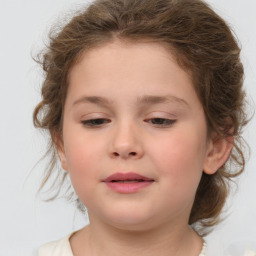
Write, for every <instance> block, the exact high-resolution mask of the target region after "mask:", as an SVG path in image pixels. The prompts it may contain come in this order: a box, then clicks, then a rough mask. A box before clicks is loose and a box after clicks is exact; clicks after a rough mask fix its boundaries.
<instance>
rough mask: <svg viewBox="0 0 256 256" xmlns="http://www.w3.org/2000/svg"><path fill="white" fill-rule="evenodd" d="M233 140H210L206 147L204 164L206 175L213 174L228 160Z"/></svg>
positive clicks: (231, 138) (229, 138)
mask: <svg viewBox="0 0 256 256" xmlns="http://www.w3.org/2000/svg"><path fill="white" fill-rule="evenodd" d="M233 142H234V138H233V137H228V138H216V136H215V138H211V141H210V142H209V145H208V152H207V156H206V160H205V163H204V169H203V170H204V172H205V173H206V174H209V175H211V174H214V173H215V172H217V170H218V169H219V168H220V167H221V166H223V165H224V164H225V162H226V161H227V160H228V158H229V156H230V153H231V150H232V147H233Z"/></svg>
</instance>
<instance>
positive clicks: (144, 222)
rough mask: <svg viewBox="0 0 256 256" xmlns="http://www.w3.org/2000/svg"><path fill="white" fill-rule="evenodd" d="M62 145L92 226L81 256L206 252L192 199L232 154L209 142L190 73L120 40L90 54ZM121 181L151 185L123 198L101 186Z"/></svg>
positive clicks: (159, 53)
mask: <svg viewBox="0 0 256 256" xmlns="http://www.w3.org/2000/svg"><path fill="white" fill-rule="evenodd" d="M146 96H154V97H155V96H157V97H158V96H159V97H166V96H168V100H165V101H163V100H162V101H161V102H160V101H159V100H158V102H156V100H152V97H151V98H150V99H148V100H147V101H145V100H144V101H143V100H142V99H143V97H144V98H145V97H146ZM86 97H87V98H86ZM88 97H102V98H104V99H105V101H106V100H107V101H108V103H106V102H104V103H103V102H101V101H99V100H98V98H97V99H96V100H95V98H93V99H92V98H90V100H88ZM156 118H158V119H156ZM91 119H100V120H98V121H97V122H96V123H95V122H92V121H90V120H91ZM62 138H63V141H62V144H61V146H60V147H59V150H58V152H59V156H60V160H61V163H62V167H63V168H64V169H65V170H66V171H68V172H69V174H70V178H71V181H72V184H73V186H74V188H75V191H76V193H77V195H78V197H79V198H80V200H81V201H82V202H83V203H84V204H85V205H86V207H87V210H88V214H89V219H90V224H89V225H88V226H86V227H85V228H83V229H82V230H80V231H78V232H76V233H75V234H74V235H73V236H72V237H71V239H70V244H71V247H72V250H73V253H74V255H76V256H80V255H105V256H108V255H111V256H115V255H133V256H136V255H147V256H150V255H162V256H165V255H166V256H167V255H168V256H169V255H186V256H190V255H191V256H196V255H198V254H199V253H200V251H201V247H202V239H201V238H200V237H199V236H198V235H197V234H196V233H195V232H194V231H193V230H191V229H190V228H189V226H188V224H187V223H188V219H189V215H190V211H191V208H192V205H193V201H194V197H195V193H196V190H197V187H198V184H199V182H200V178H201V175H202V172H203V171H205V172H206V173H208V174H213V173H214V172H215V171H216V170H217V168H218V167H220V166H221V165H222V164H223V163H224V162H225V160H226V159H227V157H228V155H229V152H230V150H231V148H230V146H228V143H225V141H224V140H219V141H218V142H214V140H213V138H212V136H209V134H207V123H206V119H205V116H204V111H203V107H202V105H201V103H200V101H199V99H198V97H197V95H196V93H195V90H194V88H193V84H192V80H191V78H190V76H189V74H188V73H187V72H185V71H184V70H183V69H181V68H180V67H179V66H178V64H177V63H176V62H175V60H174V58H173V57H172V55H171V54H170V52H167V50H166V49H165V48H164V47H163V46H162V45H160V44H156V43H136V44H125V43H124V42H120V41H115V42H114V43H109V44H106V45H104V46H102V47H100V48H97V49H92V50H90V51H89V52H87V53H85V54H84V55H83V56H82V58H81V59H80V61H79V62H78V63H77V64H76V65H75V66H74V67H73V68H72V70H71V72H70V76H69V89H68V94H67V98H66V102H65V108H64V119H63V134H62ZM116 172H136V173H138V174H140V175H143V176H146V177H149V178H151V179H154V183H153V184H152V185H150V186H148V187H146V188H143V189H141V190H139V191H137V192H136V193H132V194H122V193H117V192H115V191H113V190H111V189H109V188H108V187H107V186H106V184H105V183H104V182H102V180H103V179H105V178H107V177H108V176H109V175H111V174H113V173H116Z"/></svg>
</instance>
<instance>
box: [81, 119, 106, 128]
mask: <svg viewBox="0 0 256 256" xmlns="http://www.w3.org/2000/svg"><path fill="white" fill-rule="evenodd" d="M109 122H110V121H109V120H108V119H104V118H97V119H90V120H83V121H81V123H82V125H83V126H87V127H97V126H101V125H103V124H106V123H109Z"/></svg>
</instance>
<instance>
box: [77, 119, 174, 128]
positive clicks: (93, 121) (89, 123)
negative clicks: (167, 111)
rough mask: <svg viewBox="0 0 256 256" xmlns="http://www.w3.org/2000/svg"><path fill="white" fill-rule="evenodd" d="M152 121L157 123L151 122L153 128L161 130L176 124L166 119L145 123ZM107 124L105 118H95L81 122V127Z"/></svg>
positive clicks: (172, 120)
mask: <svg viewBox="0 0 256 256" xmlns="http://www.w3.org/2000/svg"><path fill="white" fill-rule="evenodd" d="M152 120H154V121H157V122H158V124H156V123H154V122H153V123H152V122H151V123H152V124H153V125H154V126H158V127H163V128H165V127H170V126H172V125H173V124H174V123H175V122H176V120H175V119H167V118H150V119H147V120H145V121H146V122H149V121H152ZM99 121H100V123H99ZM159 121H160V124H159ZM109 122H110V120H109V119H105V118H96V119H89V120H83V121H81V123H82V125H83V126H86V127H89V128H98V127H101V126H102V125H103V124H104V123H109Z"/></svg>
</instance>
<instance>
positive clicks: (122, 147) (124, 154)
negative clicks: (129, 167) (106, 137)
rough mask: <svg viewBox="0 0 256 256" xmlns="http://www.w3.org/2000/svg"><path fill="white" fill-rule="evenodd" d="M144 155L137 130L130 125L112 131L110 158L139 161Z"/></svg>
mask: <svg viewBox="0 0 256 256" xmlns="http://www.w3.org/2000/svg"><path fill="white" fill-rule="evenodd" d="M143 155H144V151H143V147H142V137H141V134H140V132H139V130H138V129H137V130H136V129H135V128H134V127H132V126H131V125H130V126H129V125H125V124H123V125H120V126H119V127H116V129H114V131H113V135H112V141H111V147H110V157H111V158H122V159H140V158H141V157H142V156H143Z"/></svg>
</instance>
